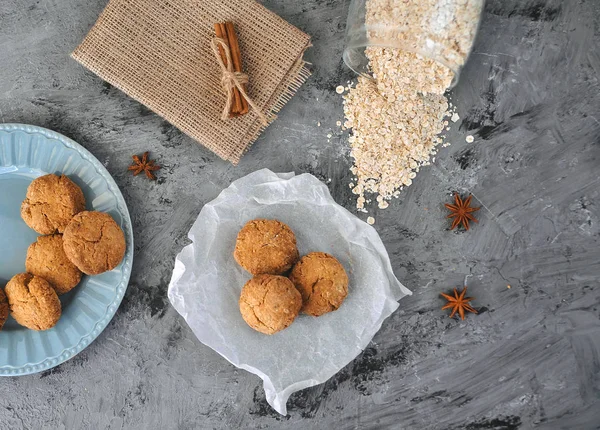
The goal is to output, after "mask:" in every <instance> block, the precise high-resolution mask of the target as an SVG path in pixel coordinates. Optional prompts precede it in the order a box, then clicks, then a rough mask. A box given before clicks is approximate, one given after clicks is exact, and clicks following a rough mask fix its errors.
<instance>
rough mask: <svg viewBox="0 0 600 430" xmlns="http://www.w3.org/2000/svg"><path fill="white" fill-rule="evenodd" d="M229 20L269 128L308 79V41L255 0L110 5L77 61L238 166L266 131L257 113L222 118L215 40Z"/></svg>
mask: <svg viewBox="0 0 600 430" xmlns="http://www.w3.org/2000/svg"><path fill="white" fill-rule="evenodd" d="M225 21H231V22H233V23H234V25H235V27H236V31H237V33H238V37H239V44H240V49H241V52H242V61H243V66H244V72H245V73H247V74H248V76H249V79H250V83H249V85H248V95H249V96H250V97H251V98H252V100H253V101H254V102H255V103H256V105H257V106H258V107H260V109H261V111H262V112H263V113H265V114H266V116H267V118H268V120H269V123H270V122H272V121H273V120H274V118H275V114H276V113H277V112H278V111H279V110H280V109H281V108H282V107H283V105H285V103H286V102H287V101H288V100H289V99H290V98H291V97H292V96H293V95H294V93H295V92H296V91H297V90H298V88H299V87H300V85H302V83H303V82H304V81H305V80H306V78H308V76H309V75H310V73H309V71H308V69H307V68H306V67H305V63H304V61H303V54H304V51H305V50H306V49H307V48H308V47H309V46H310V36H308V35H307V34H305V33H303V32H302V31H300V30H299V29H297V28H296V27H294V26H292V25H291V24H289V23H287V22H286V21H284V20H283V19H281V18H280V17H279V16H277V15H276V14H274V13H272V12H270V11H269V10H268V9H266V8H265V7H263V6H262V5H260V4H258V3H256V2H255V1H254V0H110V2H109V3H108V5H107V6H106V8H105V9H104V11H103V12H102V14H101V15H100V17H99V18H98V21H97V22H96V24H95V25H94V26H93V28H92V29H91V30H90V32H89V33H88V35H87V36H86V38H85V39H84V41H83V42H82V43H81V45H79V47H77V49H75V51H74V52H73V54H72V57H73V58H74V59H75V60H77V61H79V62H80V63H81V64H82V65H84V66H85V67H87V68H88V69H90V70H91V71H93V72H94V73H96V74H97V75H98V76H100V77H101V78H102V79H104V80H106V81H107V82H109V83H110V84H112V85H114V86H115V87H117V88H119V89H121V90H122V91H124V92H125V93H126V94H128V95H129V96H131V97H133V98H134V99H136V100H138V101H139V102H140V103H143V104H144V105H146V106H147V107H148V108H150V109H152V110H153V111H154V112H156V113H157V114H158V115H160V116H162V117H163V118H165V119H166V120H167V121H169V122H170V123H171V124H173V125H175V126H176V127H178V128H179V129H180V130H182V131H183V132H184V133H186V134H188V135H189V136H191V137H192V138H193V139H195V140H197V141H198V142H200V143H201V144H202V145H204V146H206V147H207V148H209V149H210V150H212V151H213V152H215V153H216V154H217V155H219V156H220V157H221V158H223V159H225V160H229V161H231V162H232V163H233V164H237V163H238V162H239V160H240V158H241V157H242V155H243V154H244V152H246V151H247V149H248V148H249V146H250V145H251V144H252V143H253V142H254V141H255V140H256V139H257V138H258V136H259V135H260V133H261V131H262V130H263V129H264V128H265V126H264V125H263V124H261V122H260V121H259V120H258V118H257V116H256V115H255V114H254V112H252V111H251V112H249V113H248V114H247V115H244V116H241V117H238V118H231V119H227V120H222V119H221V112H222V109H223V106H224V104H225V101H226V100H225V93H224V92H223V88H222V86H221V76H222V71H221V69H220V67H219V65H218V63H217V60H216V58H215V56H214V53H213V52H212V48H211V40H212V39H213V37H215V34H214V24H215V23H216V22H225Z"/></svg>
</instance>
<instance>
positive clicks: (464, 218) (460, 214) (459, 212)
mask: <svg viewBox="0 0 600 430" xmlns="http://www.w3.org/2000/svg"><path fill="white" fill-rule="evenodd" d="M472 198H473V196H472V195H469V197H467V198H466V200H462V199H461V198H460V196H459V195H458V193H455V194H454V202H455V203H456V204H454V205H450V204H448V203H445V204H444V206H446V208H448V210H450V212H452V213H451V214H450V215H448V218H454V221H452V227H450V230H454V227H456V226H457V225H459V224H462V225H463V227H464V228H465V230H468V229H469V221H473V222H479V221H477V218H475V217H474V216H473V214H472V212H475V211H478V210H479V209H481V208H473V207H471V199H472Z"/></svg>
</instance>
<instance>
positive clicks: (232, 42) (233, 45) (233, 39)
mask: <svg viewBox="0 0 600 430" xmlns="http://www.w3.org/2000/svg"><path fill="white" fill-rule="evenodd" d="M225 29H226V30H227V39H228V41H229V49H231V60H232V62H233V70H234V71H236V72H240V73H241V72H242V53H241V51H240V45H239V42H238V37H237V34H236V32H235V27H234V26H233V22H226V23H225ZM242 87H243V88H244V91H246V92H247V91H248V90H247V88H246V84H242ZM238 112H239V113H240V114H241V115H244V114H246V113H248V102H247V101H246V99H245V98H244V97H241V107H240V110H239V111H238Z"/></svg>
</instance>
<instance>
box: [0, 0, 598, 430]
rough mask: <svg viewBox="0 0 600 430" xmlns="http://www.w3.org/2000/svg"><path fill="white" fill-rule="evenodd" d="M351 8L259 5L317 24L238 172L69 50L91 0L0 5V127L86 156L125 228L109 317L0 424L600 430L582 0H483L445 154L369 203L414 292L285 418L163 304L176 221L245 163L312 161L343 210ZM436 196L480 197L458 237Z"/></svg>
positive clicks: (93, 11) (29, 383)
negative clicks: (469, 139) (450, 311)
mask: <svg viewBox="0 0 600 430" xmlns="http://www.w3.org/2000/svg"><path fill="white" fill-rule="evenodd" d="M348 3H349V2H348V1H332V0H304V1H297V0H269V1H265V5H266V6H267V7H269V8H270V9H272V10H274V11H275V12H277V13H278V14H280V15H281V16H283V17H284V18H285V19H287V20H289V21H290V22H292V23H293V24H295V25H297V26H298V27H300V28H302V29H303V30H305V31H307V32H308V33H310V34H311V35H313V41H314V47H313V48H312V49H311V50H310V51H309V52H308V55H307V57H308V61H310V62H312V63H313V66H312V68H313V72H314V74H313V76H312V78H311V79H310V80H309V82H307V83H306V84H305V85H304V86H303V87H302V89H301V90H300V91H299V93H298V94H297V95H296V96H295V97H294V99H293V100H292V101H291V102H290V103H289V104H288V105H287V106H286V107H285V109H284V110H283V111H282V112H281V115H280V117H279V119H278V120H277V122H276V123H274V124H273V125H272V126H271V127H270V128H269V129H268V130H267V131H266V132H265V133H264V135H263V136H262V137H261V138H260V140H259V142H258V143H257V144H256V145H255V146H254V147H253V149H252V150H251V151H250V153H249V154H248V155H247V156H246V157H245V158H244V159H243V161H242V162H241V163H240V165H239V166H238V167H236V168H234V167H232V166H231V165H228V164H227V163H225V162H223V161H221V160H219V159H218V158H217V157H216V156H214V155H213V154H211V153H209V152H208V151H206V150H204V149H203V148H202V147H200V146H199V145H197V144H195V143H194V142H193V141H191V140H190V139H189V138H187V137H185V136H184V135H182V134H181V133H180V132H179V131H178V130H176V129H175V128H173V127H171V126H170V125H169V124H167V123H166V122H165V121H163V120H162V119H161V118H159V117H157V116H156V115H154V114H153V113H152V112H150V111H148V110H147V109H145V108H144V107H143V106H141V105H139V104H138V103H136V102H135V101H133V100H131V99H130V98H128V97H127V96H125V95H124V94H122V93H121V92H119V91H118V90H116V89H114V88H112V87H111V86H110V85H108V84H106V83H104V82H102V81H101V80H100V79H98V78H97V77H96V76H94V75H93V74H92V73H90V72H88V71H86V70H84V69H83V68H82V67H80V66H79V65H78V64H76V63H75V62H74V61H72V60H70V59H69V57H68V54H69V53H70V52H71V51H72V50H73V48H74V47H75V46H76V45H77V43H78V42H79V41H80V40H81V39H82V38H83V37H84V35H85V34H86V32H87V31H88V29H89V28H90V26H91V25H92V24H93V23H94V21H95V19H96V17H97V16H98V14H99V13H100V11H101V10H102V8H103V7H104V6H105V4H106V0H88V1H78V0H1V1H0V59H1V62H2V67H1V68H0V122H22V123H31V124H36V125H40V126H44V127H48V128H51V129H54V130H56V131H58V132H61V133H63V134H65V135H67V136H69V137H71V138H73V139H75V140H76V141H77V142H79V143H80V144H82V145H83V146H85V147H86V148H88V149H89V150H90V151H91V152H92V153H93V154H94V155H95V156H96V157H98V159H100V160H101V161H102V162H103V163H104V164H105V165H106V167H107V169H108V170H109V171H110V172H111V174H112V175H113V176H114V177H115V179H116V181H117V183H118V184H119V186H120V187H121V190H122V191H123V194H124V195H125V199H126V200H127V203H128V206H129V209H130V211H131V216H132V219H133V222H134V227H135V241H136V249H135V250H136V258H135V264H134V270H133V274H132V277H131V284H130V286H129V289H128V292H127V295H126V297H125V300H124V302H123V305H122V306H121V308H120V309H119V311H118V313H117V315H116V316H115V318H114V320H113V321H112V323H111V324H110V325H109V326H108V327H107V329H106V330H105V331H104V332H103V333H102V334H101V335H100V337H99V338H98V339H97V340H96V341H95V342H94V343H93V344H92V345H91V346H90V347H88V348H87V349H86V350H85V351H83V352H82V353H81V354H79V355H78V356H77V357H76V358H74V359H72V360H70V361H68V362H66V363H64V364H62V365H61V366H59V367H57V368H55V369H54V370H52V371H48V372H45V373H43V374H39V375H32V376H26V377H21V378H5V379H1V380H0V393H1V394H0V428H2V429H18V428H30V429H42V428H56V429H63V428H64V429H71V428H90V429H100V428H109V429H121V428H140V429H151V428H156V429H159V428H160V429H191V428H267V427H276V428H286V429H307V428H340V429H351V428H365V429H371V428H373V429H375V428H406V429H416V428H424V429H459V428H460V429H463V428H466V429H484V428H485V429H492V428H494V429H515V428H532V427H540V428H565V429H567V428H568V429H591V428H599V427H598V426H600V320H599V316H600V282H599V276H600V250H599V239H600V212H599V207H598V205H599V199H600V173H599V170H598V164H599V162H600V97H599V94H598V93H599V90H600V81H599V80H600V53H599V48H598V47H599V45H600V2H598V1H597V0H587V1H586V0H581V1H575V0H567V1H560V0H553V1H541V0H538V1H530V0H490V1H488V4H487V7H486V12H485V16H484V19H483V23H482V28H481V32H480V35H479V37H478V39H477V42H476V46H475V48H474V53H473V55H472V57H471V59H470V61H469V63H468V65H467V67H466V69H465V70H464V72H463V74H462V78H461V81H460V83H459V85H458V86H457V87H456V88H455V89H454V90H453V91H452V99H453V101H454V102H455V103H456V105H457V107H458V112H459V114H460V116H461V121H460V122H459V123H457V124H456V126H455V127H454V128H453V130H452V131H450V132H449V134H448V135H449V140H450V141H451V142H452V146H450V147H449V148H445V149H443V150H441V151H440V154H439V155H438V156H437V158H436V162H435V165H434V166H432V167H430V168H426V169H424V170H423V171H422V172H421V173H420V174H419V176H418V177H417V179H416V180H415V181H414V185H413V186H411V187H410V188H409V189H408V190H407V191H405V192H403V194H402V195H401V197H400V198H399V199H398V200H396V201H394V203H393V204H392V205H391V206H390V208H388V209H386V210H385V211H374V215H375V217H376V220H377V223H376V225H375V226H376V228H377V230H378V231H379V233H380V235H381V237H382V239H383V241H384V243H385V244H386V246H387V248H388V250H389V253H390V256H391V259H392V263H393V266H394V269H395V271H396V274H397V276H398V277H399V278H400V279H401V280H402V281H403V282H404V283H405V285H407V286H408V287H409V288H411V289H412V290H413V291H414V295H413V296H412V297H410V298H406V299H404V300H402V301H401V304H400V309H399V310H398V311H397V312H396V313H395V314H394V315H393V316H392V317H391V318H390V319H389V320H387V321H386V322H385V323H384V325H383V327H382V329H381V331H380V332H379V333H378V334H377V336H375V338H374V340H373V342H372V344H371V345H370V346H369V348H368V349H367V350H366V351H365V352H364V353H363V354H362V355H361V356H359V357H358V358H357V359H356V360H355V361H354V362H352V363H351V364H349V365H348V366H347V367H346V368H345V369H343V370H342V371H341V372H340V373H339V374H338V375H336V376H335V377H333V378H332V379H331V380H330V381H328V382H327V383H325V384H323V385H320V386H317V387H313V388H310V389H306V390H303V391H301V392H299V393H297V394H295V395H293V396H292V398H291V399H290V401H289V404H288V410H289V415H288V416H286V417H282V416H279V415H278V414H277V413H275V412H274V411H273V410H272V409H271V408H270V407H269V406H268V404H267V403H266V401H265V398H264V394H263V391H262V385H261V381H260V380H259V379H258V378H257V377H256V376H254V375H251V374H249V373H247V372H245V371H243V370H238V369H235V368H234V367H233V366H231V365H230V364H229V363H227V362H226V361H225V360H224V359H222V358H221V357H220V356H218V355H217V354H216V353H214V352H213V351H212V350H210V349H209V348H207V347H205V346H203V345H201V344H199V342H198V341H197V340H196V339H195V337H194V335H193V334H192V332H191V331H190V330H189V329H188V327H187V326H186V325H185V322H183V320H182V319H181V318H180V317H179V315H177V313H176V312H175V311H174V310H173V309H172V308H171V307H170V305H169V303H168V301H167V285H168V282H169V279H170V274H171V270H172V266H173V261H174V258H175V255H176V254H177V253H178V252H179V250H180V249H181V248H182V247H183V246H184V245H185V244H186V243H187V238H186V232H187V231H188V229H189V228H190V226H191V224H192V222H193V221H194V219H195V217H196V216H197V214H198V212H199V211H200V209H201V208H202V206H203V204H204V203H206V202H207V201H209V200H211V199H212V198H214V197H215V196H216V195H217V194H218V193H219V192H220V191H221V190H222V189H223V188H225V187H226V186H228V185H229V183H230V182H231V181H232V180H234V179H236V178H239V177H241V176H243V175H245V174H247V173H249V172H252V171H254V170H256V169H258V168H261V167H268V168H270V169H273V170H275V171H291V170H294V171H296V172H311V173H313V174H315V175H316V176H317V177H319V178H321V179H324V180H329V179H330V180H331V181H330V182H329V187H330V189H331V192H332V193H333V195H334V197H335V198H336V199H337V201H338V202H339V203H341V204H343V205H345V206H346V207H347V208H349V209H352V207H353V204H354V203H353V196H352V195H351V193H350V191H349V188H348V183H349V182H350V175H349V170H348V169H349V165H350V160H349V156H348V144H347V136H346V135H344V134H341V133H340V132H339V131H338V128H337V127H336V125H335V123H336V121H338V120H341V119H342V106H341V101H342V100H341V97H340V96H338V95H337V94H336V93H335V91H334V89H335V87H336V86H337V85H338V84H340V83H343V82H345V81H346V80H347V79H349V78H351V77H352V75H351V74H350V72H348V71H347V70H346V69H345V68H344V67H343V65H342V62H341V60H340V58H341V52H342V47H343V32H344V26H345V17H346V12H347V8H348ZM317 122H320V123H321V126H320V127H318V126H317ZM328 133H333V135H334V137H333V138H332V139H331V142H328V141H327V138H326V135H327V134H328ZM468 134H473V135H474V136H475V142H474V143H472V144H467V143H466V142H465V136H466V135H468ZM145 150H149V151H151V153H152V156H153V157H154V158H156V159H157V162H158V163H159V164H161V165H163V166H164V168H163V169H162V170H161V171H160V172H159V177H160V178H159V180H158V181H157V182H156V183H152V182H149V181H146V180H144V179H143V178H141V177H136V178H134V177H132V176H131V175H129V174H128V172H127V170H126V168H127V165H128V164H129V161H130V156H131V155H132V154H134V153H141V152H143V151H145ZM454 190H458V191H461V192H463V193H467V192H472V193H473V194H474V195H475V197H476V199H477V200H478V202H479V203H480V204H481V205H483V206H484V209H482V210H481V211H480V213H479V214H480V223H479V224H478V225H476V226H475V227H474V228H473V229H472V230H471V231H469V232H452V231H449V230H448V223H447V220H446V219H445V218H444V217H445V215H446V213H445V210H444V208H443V206H442V203H443V202H445V201H448V200H449V199H450V192H451V191H454ZM361 216H364V215H361ZM465 277H468V278H467V283H468V285H469V289H470V292H471V293H472V295H474V296H475V297H476V300H475V301H474V305H475V307H476V308H478V309H479V315H469V316H468V318H467V319H466V320H465V321H464V322H462V321H459V320H451V319H449V318H448V316H447V314H446V313H445V312H442V311H441V310H440V307H441V306H442V305H443V303H444V302H443V300H441V299H440V297H439V293H440V292H442V291H448V290H450V289H452V288H453V287H460V286H461V285H462V283H463V281H464V279H465ZM508 285H510V286H511V288H508V287H507V286H508Z"/></svg>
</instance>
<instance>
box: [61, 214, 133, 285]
mask: <svg viewBox="0 0 600 430" xmlns="http://www.w3.org/2000/svg"><path fill="white" fill-rule="evenodd" d="M63 248H64V250H65V254H66V256H67V258H68V259H69V260H70V261H71V263H73V264H74V265H75V266H77V268H78V269H79V270H81V271H82V272H83V273H85V274H87V275H99V274H100V273H104V272H107V271H109V270H112V269H114V268H115V267H117V266H118V265H119V263H120V262H121V260H123V256H124V255H125V248H126V244H125V235H124V234H123V230H121V227H119V225H118V224H117V223H116V222H115V220H114V219H113V218H112V217H111V216H110V215H109V214H106V213H103V212H87V211H84V212H80V213H78V214H77V215H75V216H74V217H73V219H72V220H71V222H70V223H69V225H67V228H65V232H64V234H63Z"/></svg>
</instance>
